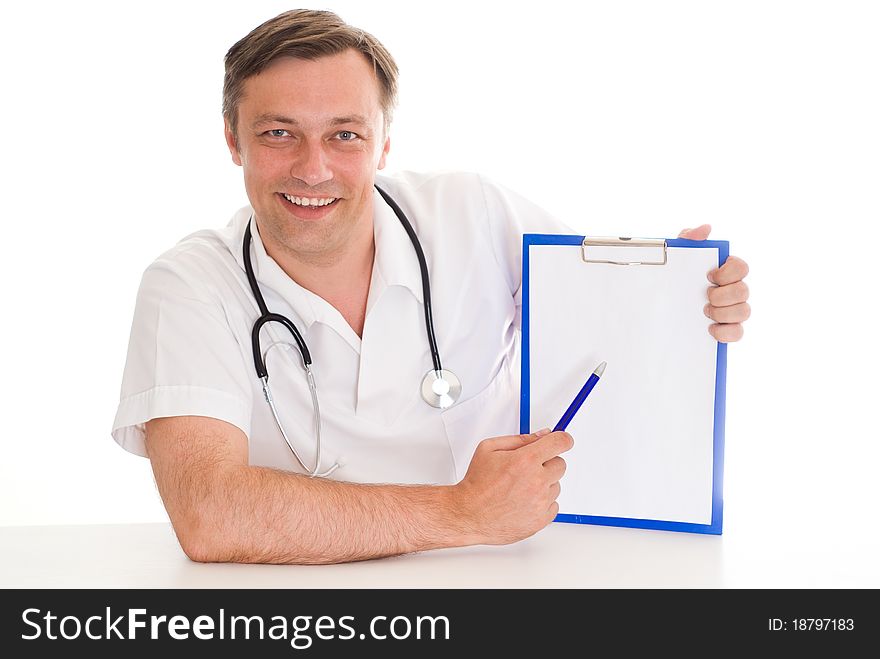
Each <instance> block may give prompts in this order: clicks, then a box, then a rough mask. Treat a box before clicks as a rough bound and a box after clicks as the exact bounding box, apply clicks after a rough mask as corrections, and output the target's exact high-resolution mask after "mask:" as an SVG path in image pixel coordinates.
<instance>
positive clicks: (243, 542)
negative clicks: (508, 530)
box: [175, 465, 477, 563]
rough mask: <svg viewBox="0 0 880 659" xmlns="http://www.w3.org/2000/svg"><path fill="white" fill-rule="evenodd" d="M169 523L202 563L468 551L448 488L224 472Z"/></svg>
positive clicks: (469, 538)
mask: <svg viewBox="0 0 880 659" xmlns="http://www.w3.org/2000/svg"><path fill="white" fill-rule="evenodd" d="M201 489H202V492H201V495H202V496H200V497H197V498H198V499H199V503H198V505H197V506H190V510H189V512H188V513H187V514H186V515H185V516H183V517H184V518H185V521H182V523H181V524H175V528H176V529H177V532H178V538H179V539H180V542H181V545H182V546H183V548H184V550H185V551H186V553H187V555H188V556H190V558H192V559H194V560H197V561H204V562H227V561H233V562H245V563H339V562H344V561H357V560H364V559H369V558H379V557H382V556H392V555H396V554H404V553H407V552H413V551H421V550H427V549H436V548H440V547H454V546H462V545H467V544H474V543H475V542H476V541H477V540H476V539H475V537H474V536H473V535H471V534H469V533H467V525H466V522H465V520H462V519H460V518H459V515H458V514H457V510H456V505H455V493H454V488H453V486H428V485H361V484H356V483H343V482H337V481H330V480H326V479H321V478H309V477H307V476H302V475H298V474H290V473H287V472H283V471H277V470H274V469H268V468H264V467H251V466H243V465H235V466H228V467H226V468H223V469H222V470H221V471H219V472H215V474H214V475H213V477H212V478H211V479H210V481H208V482H207V484H205V485H204V487H203V488H201Z"/></svg>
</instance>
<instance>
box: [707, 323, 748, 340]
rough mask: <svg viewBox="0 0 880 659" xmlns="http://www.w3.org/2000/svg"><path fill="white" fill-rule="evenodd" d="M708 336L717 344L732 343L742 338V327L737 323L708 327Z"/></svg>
mask: <svg viewBox="0 0 880 659" xmlns="http://www.w3.org/2000/svg"><path fill="white" fill-rule="evenodd" d="M709 334H711V335H712V337H713V338H714V339H715V340H716V341H718V342H719V343H733V342H735V341H739V340H740V339H741V338H742V337H743V326H742V325H740V324H739V323H730V324H727V325H718V324H715V325H709Z"/></svg>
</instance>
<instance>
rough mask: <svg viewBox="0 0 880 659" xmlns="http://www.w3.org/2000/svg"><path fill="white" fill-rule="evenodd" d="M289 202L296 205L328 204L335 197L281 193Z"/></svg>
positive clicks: (334, 199)
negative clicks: (295, 195)
mask: <svg viewBox="0 0 880 659" xmlns="http://www.w3.org/2000/svg"><path fill="white" fill-rule="evenodd" d="M281 194H282V196H283V197H284V198H285V199H287V201H289V202H290V203H291V204H296V205H297V206H329V205H330V204H332V203H333V202H334V201H336V199H337V197H294V196H293V195H289V194H285V193H283V192H282V193H281Z"/></svg>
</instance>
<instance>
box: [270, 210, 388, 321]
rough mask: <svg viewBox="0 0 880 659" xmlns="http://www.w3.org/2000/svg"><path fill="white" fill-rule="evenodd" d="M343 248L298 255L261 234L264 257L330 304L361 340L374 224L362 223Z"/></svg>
mask: <svg viewBox="0 0 880 659" xmlns="http://www.w3.org/2000/svg"><path fill="white" fill-rule="evenodd" d="M361 224H362V227H359V228H358V230H357V231H355V232H354V233H353V234H352V235H351V236H350V237H349V238H350V239H349V240H347V241H346V242H345V244H344V246H343V247H342V248H341V249H339V250H337V251H335V252H333V253H326V254H301V253H298V252H294V251H292V250H289V249H286V248H285V247H284V246H281V245H277V244H275V243H274V241H272V240H271V239H270V238H269V237H268V236H265V235H264V234H263V233H261V234H260V237H261V239H262V241H263V246H264V247H265V249H266V253H267V254H268V255H269V256H270V257H272V259H273V260H274V261H275V262H276V263H277V264H278V265H279V266H280V267H281V269H282V270H283V271H284V272H285V273H286V274H287V276H288V277H290V278H291V279H293V280H294V281H295V282H296V283H297V284H299V285H300V286H302V287H303V288H305V289H307V290H309V291H311V292H312V293H314V294H315V295H318V296H320V297H321V298H323V299H324V300H326V301H327V302H328V303H329V304H331V305H332V306H333V307H334V308H336V310H337V311H339V313H340V314H341V315H342V317H343V318H345V320H346V321H347V322H348V324H349V325H350V326H351V328H352V329H353V330H354V331H355V332H356V333H357V335H358V336H361V334H362V333H363V326H364V320H365V317H366V308H367V296H368V295H369V292H370V280H371V278H372V272H373V259H374V256H375V251H376V249H375V241H374V238H373V223H372V222H363V223H361Z"/></svg>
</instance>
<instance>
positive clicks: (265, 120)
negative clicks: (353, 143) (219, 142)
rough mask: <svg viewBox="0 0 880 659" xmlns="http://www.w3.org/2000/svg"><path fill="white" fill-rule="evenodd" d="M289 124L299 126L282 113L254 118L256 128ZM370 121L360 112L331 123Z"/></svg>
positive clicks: (337, 118)
mask: <svg viewBox="0 0 880 659" xmlns="http://www.w3.org/2000/svg"><path fill="white" fill-rule="evenodd" d="M273 123H278V124H289V125H291V126H299V122H298V121H297V120H296V119H294V118H292V117H285V116H284V115H281V114H272V113H270V112H267V113H264V114H261V115H259V116H257V118H256V119H254V122H253V124H251V126H252V127H254V128H256V127H257V126H262V125H263V124H273ZM369 123H370V122H369V121H368V120H367V118H366V117H364V116H363V115H360V114H350V115H347V116H344V117H333V118H332V119H331V120H330V121H329V124H330V125H331V126H339V125H341V124H361V125H363V126H367V125H369Z"/></svg>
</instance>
